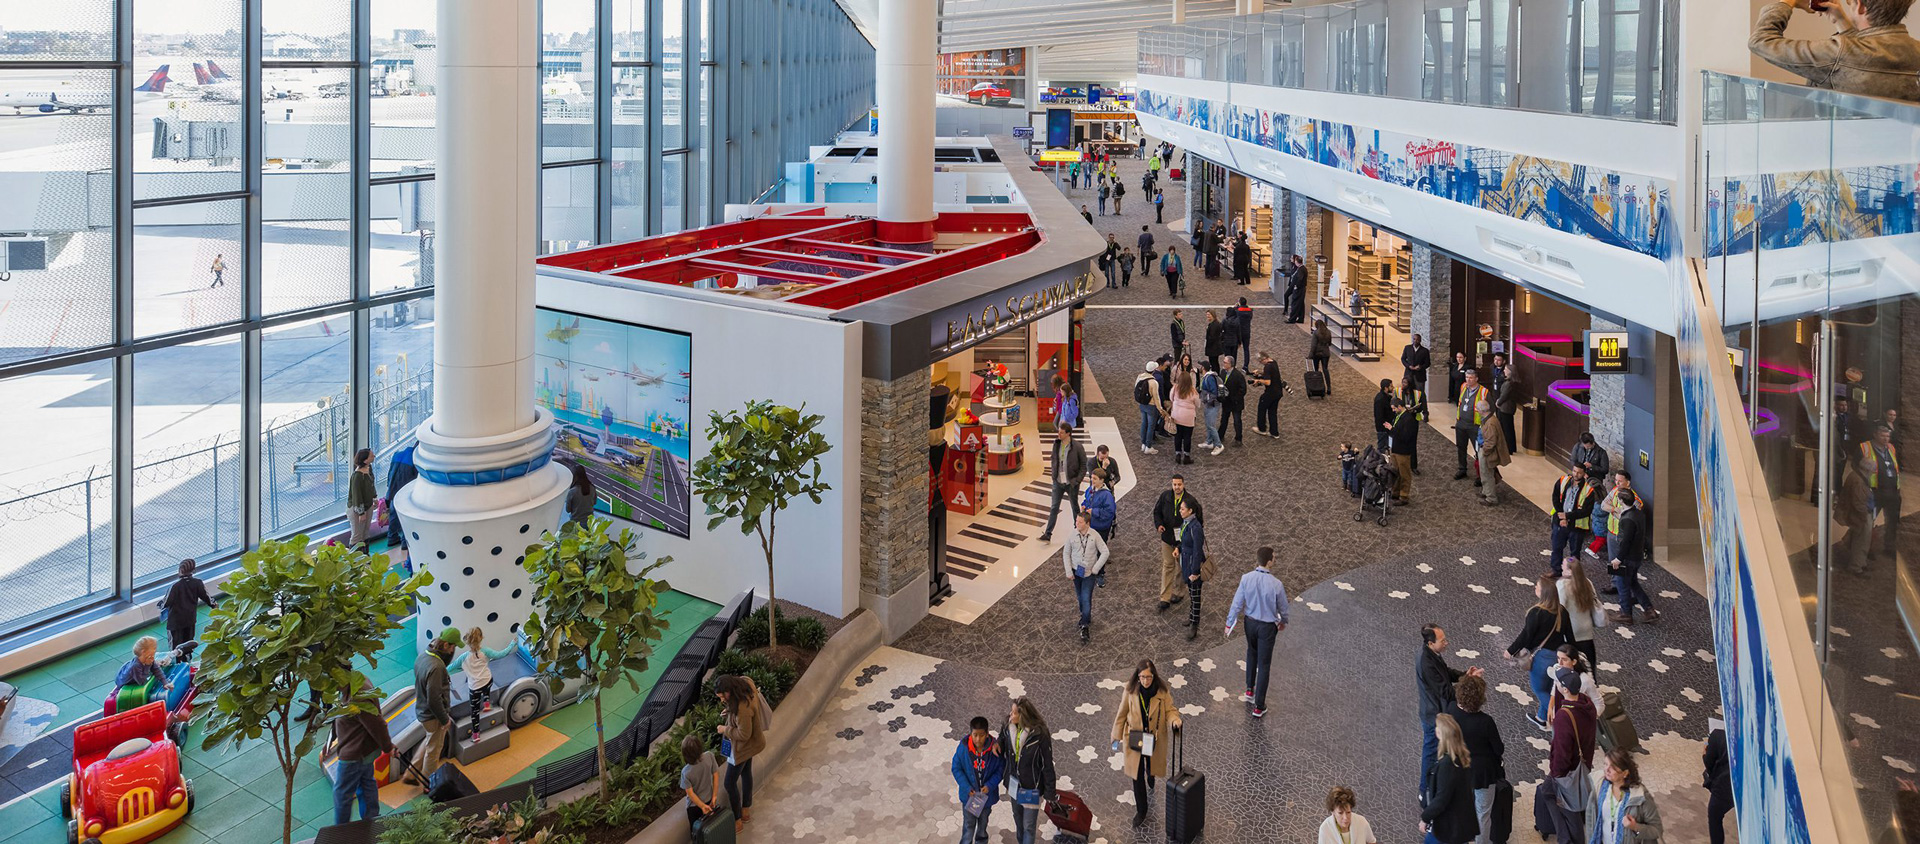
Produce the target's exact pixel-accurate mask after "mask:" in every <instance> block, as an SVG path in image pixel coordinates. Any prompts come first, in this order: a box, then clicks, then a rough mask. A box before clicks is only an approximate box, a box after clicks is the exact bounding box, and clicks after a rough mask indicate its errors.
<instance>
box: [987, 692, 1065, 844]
mask: <svg viewBox="0 0 1920 844" xmlns="http://www.w3.org/2000/svg"><path fill="white" fill-rule="evenodd" d="M1000 759H1001V760H1002V763H1003V764H1004V765H1005V767H1004V768H1003V769H1002V770H1003V772H1004V773H1005V779H1004V781H1003V784H1004V785H1005V787H1006V790H1007V793H1008V794H1009V795H1011V796H1012V798H1013V835H1014V841H1015V842H1016V844H1033V838H1034V835H1035V834H1037V833H1038V832H1039V831H1040V804H1041V803H1043V802H1046V801H1049V800H1052V799H1053V798H1054V796H1055V792H1054V789H1055V787H1056V779H1055V776H1054V770H1053V734H1052V733H1050V732H1048V731H1047V722H1046V721H1045V720H1042V719H1041V717H1040V710H1038V709H1036V708H1034V705H1033V701H1031V700H1028V699H1027V698H1025V697H1022V698H1019V699H1017V700H1015V701H1014V702H1013V706H1012V707H1011V708H1009V709H1008V710H1007V722H1006V723H1005V724H1003V725H1001V727H1000Z"/></svg>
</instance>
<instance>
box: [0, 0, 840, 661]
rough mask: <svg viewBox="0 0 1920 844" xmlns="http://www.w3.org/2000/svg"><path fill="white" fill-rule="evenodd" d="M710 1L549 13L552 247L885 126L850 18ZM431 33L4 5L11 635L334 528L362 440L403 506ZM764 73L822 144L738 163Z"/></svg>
mask: <svg viewBox="0 0 1920 844" xmlns="http://www.w3.org/2000/svg"><path fill="white" fill-rule="evenodd" d="M714 5H715V4H711V3H709V2H707V0H544V2H543V4H542V9H541V32H540V34H539V36H538V37H539V48H540V71H539V72H540V80H541V101H540V106H539V112H538V114H529V115H527V117H526V119H527V120H528V121H531V122H533V123H534V124H535V125H537V126H538V127H539V131H540V133H541V143H540V146H541V150H542V156H541V162H542V165H543V166H542V170H541V190H540V192H539V195H538V197H537V199H536V201H538V202H539V203H540V205H539V208H538V210H539V217H540V231H539V233H538V235H537V238H538V242H537V247H538V249H539V250H540V251H541V252H542V253H551V252H558V251H563V250H567V249H575V248H579V247H582V246H587V245H591V244H595V243H602V242H608V241H610V240H632V239H636V238H640V237H644V236H647V235H650V234H657V233H662V232H671V231H678V230H681V229H684V228H687V227H689V226H698V225H704V224H706V223H709V222H713V221H715V220H716V219H717V217H718V214H719V211H720V208H721V207H722V206H723V205H724V204H725V203H727V202H743V201H747V200H750V199H751V198H752V197H753V196H755V195H758V194H759V193H761V192H762V191H764V190H765V189H766V187H767V184H769V183H770V182H771V180H772V179H773V178H777V174H778V173H779V172H780V162H781V161H784V160H789V159H795V158H798V157H800V156H802V155H804V152H805V144H807V143H819V142H822V141H824V140H825V139H826V138H827V137H829V135H830V133H831V131H833V130H834V129H837V128H839V127H841V126H844V125H846V124H847V122H848V121H850V120H851V119H852V118H854V117H855V116H856V115H858V114H861V113H864V111H865V109H866V108H867V106H868V105H869V104H870V102H871V87H870V86H871V80H872V70H871V68H872V64H871V57H872V52H871V48H870V47H869V46H868V45H866V44H865V42H864V40H861V39H859V36H858V35H857V34H856V33H855V31H854V27H853V25H852V23H851V22H850V21H848V20H847V19H846V17H845V14H844V13H843V12H841V11H840V10H839V8H838V7H837V6H836V5H835V3H834V2H833V0H800V1H799V2H795V0H746V2H743V3H739V4H721V5H722V6H723V8H725V9H727V10H728V13H729V14H731V15H733V17H732V18H730V20H733V21H737V22H739V26H741V27H745V28H750V29H752V30H754V33H753V35H752V37H747V36H746V35H745V34H742V33H737V32H733V31H731V30H730V29H729V28H728V27H729V24H728V23H727V21H726V20H717V19H716V18H715V17H714V14H715V10H714V9H713V6H714ZM782 10H784V14H785V15H786V16H787V19H788V20H790V21H796V22H804V24H805V27H806V30H805V32H804V33H803V34H804V35H805V36H806V37H805V38H801V39H799V40H800V41H808V42H809V43H811V42H812V41H822V40H825V39H828V38H832V39H834V40H833V44H834V50H835V52H834V53H833V56H834V57H835V58H836V60H837V63H836V64H835V65H834V66H832V67H828V66H825V65H824V64H819V63H818V61H817V57H816V56H814V55H813V54H810V53H808V52H806V51H804V50H802V49H799V48H798V47H795V48H793V49H791V50H789V49H788V46H790V45H782V44H781V43H780V42H779V41H778V40H777V39H772V38H770V37H763V33H764V32H765V31H766V30H767V29H768V27H767V26H766V21H768V20H772V19H775V18H774V15H776V14H778V13H782ZM796 25H798V24H796ZM437 39H438V21H437V8H436V4H434V3H431V2H428V3H420V2H415V1H414V0H197V2H191V3H188V2H177V0H71V2H65V3H40V4H31V3H16V4H13V5H11V6H9V10H8V13H7V15H6V21H5V28H4V30H0V195H3V196H6V197H7V198H8V201H7V202H5V203H0V407H4V408H5V410H4V411H0V443H7V445H0V525H5V527H6V530H7V537H8V541H7V551H6V553H5V554H4V555H0V594H4V595H6V596H8V598H9V600H8V601H3V602H0V639H4V638H7V637H9V636H14V635H16V634H19V635H27V636H31V635H36V632H35V631H36V630H45V629H49V628H50V627H51V626H52V625H53V624H56V623H59V622H60V620H61V619H63V618H65V617H69V616H71V615H72V614H74V613H80V612H91V611H96V610H101V609H112V608H114V607H124V606H126V605H127V603H126V602H130V601H132V600H133V599H135V598H136V597H137V596H136V593H137V592H140V591H141V590H143V589H146V588H148V587H150V586H155V585H157V584H158V583H160V582H161V581H163V580H164V579H165V578H166V577H167V576H168V575H169V573H170V572H171V571H172V570H173V568H174V566H175V564H177V563H178V562H179V560H180V559H181V558H183V557H194V558H196V559H198V560H199V561H200V562H201V563H202V565H203V567H206V568H209V569H212V570H215V571H218V570H219V568H220V566H222V565H223V564H226V563H229V562H230V561H232V560H233V559H235V558H236V557H237V556H238V554H239V553H240V552H241V551H242V550H244V549H245V548H248V547H251V546H253V545H254V544H256V543H258V542H259V541H260V540H261V539H262V538H268V537H280V536H288V535H292V534H295V533H299V532H303V531H314V530H321V529H324V530H332V529H335V527H337V526H338V524H339V523H340V522H341V521H342V509H343V505H344V500H345V499H344V496H345V483H346V479H347V466H348V462H349V460H350V456H351V454H352V453H353V451H354V449H356V448H359V447H363V446H365V447H371V448H373V449H374V450H375V453H376V455H377V457H376V460H377V463H376V467H375V469H376V478H377V480H378V482H379V485H380V486H381V488H382V489H383V490H384V488H385V478H386V467H387V465H388V462H389V460H390V459H391V455H392V454H393V452H395V451H396V450H398V449H399V448H401V447H403V446H405V445H406V444H407V443H408V442H409V441H410V439H411V436H412V431H413V430H414V428H415V427H416V426H418V425H419V424H420V423H421V422H422V421H424V420H425V419H426V418H427V416H428V415H429V414H431V413H432V410H433V406H432V400H433V391H432V382H433V326H434V314H433V301H434V300H433V295H432V294H433V286H434V283H435V280H436V278H435V241H436V221H435V217H436V210H435V207H434V203H435V190H434V178H435V163H436V162H435V158H436V150H435V142H436V140H437V129H436V120H435V117H434V109H435V106H436V103H437V93H438V81H439V80H438V76H439V74H438V62H437V58H436V57H437V55H438V50H437V48H438V41H437ZM796 43H797V42H796ZM810 62H812V63H810ZM815 64H819V66H818V67H816V66H815ZM749 67H751V68H754V69H755V72H764V73H766V74H770V75H772V76H776V77H777V76H780V75H782V74H790V73H800V74H802V75H801V76H800V77H797V78H796V79H795V80H794V81H795V82H796V83H802V84H795V85H792V86H790V87H789V89H788V90H790V91H795V92H796V93H795V94H793V95H791V96H790V97H789V101H790V102H791V103H792V104H793V106H794V108H793V110H792V111H793V112H794V113H798V114H805V115H808V116H809V118H810V119H809V120H808V121H807V123H806V125H805V126H802V127H801V128H802V129H804V130H805V133H806V134H807V135H808V137H799V135H800V134H801V133H799V132H795V133H794V137H792V138H784V137H783V138H781V139H780V143H778V144H760V143H755V144H743V145H740V146H739V147H738V148H735V149H731V150H729V148H728V147H729V145H728V141H727V139H728V137H729V135H730V134H732V135H738V136H741V137H745V136H747V135H752V134H757V133H759V132H761V131H763V130H762V129H761V125H762V123H763V122H764V121H768V120H771V119H772V116H773V115H777V114H778V113H779V112H780V109H778V108H775V107H774V106H775V105H776V104H774V103H771V102H766V103H762V105H763V106H765V109H764V112H755V113H752V114H747V115H741V114H738V113H737V112H734V111H729V110H726V109H725V108H724V106H721V105H720V104H721V103H724V102H727V100H725V99H722V98H720V96H719V95H718V94H717V93H716V92H717V91H719V90H720V89H723V88H725V87H726V86H729V85H739V84H744V82H745V81H746V80H745V78H744V76H745V73H746V70H745V69H746V68H749ZM827 112H833V114H831V115H829V114H827ZM814 115H818V116H819V118H820V119H811V118H812V117H813V116H814ZM828 118H831V119H828ZM815 130H818V131H815ZM762 158H764V159H765V161H761V160H760V159H762ZM762 174H771V175H762Z"/></svg>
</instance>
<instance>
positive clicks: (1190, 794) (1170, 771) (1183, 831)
mask: <svg viewBox="0 0 1920 844" xmlns="http://www.w3.org/2000/svg"><path fill="white" fill-rule="evenodd" d="M1181 732H1183V731H1182V730H1181V729H1180V728H1179V727H1175V728H1174V730H1173V741H1172V744H1173V747H1172V751H1173V758H1172V759H1171V760H1169V764H1168V765H1167V838H1168V840H1171V841H1177V842H1180V844H1187V842H1189V841H1192V840H1193V839H1195V838H1198V837H1199V836H1200V830H1201V828H1203V827H1205V826H1206V824H1207V775H1206V774H1203V773H1200V772H1199V771H1194V770H1189V769H1188V768H1187V752H1186V739H1185V738H1184V737H1183V736H1181Z"/></svg>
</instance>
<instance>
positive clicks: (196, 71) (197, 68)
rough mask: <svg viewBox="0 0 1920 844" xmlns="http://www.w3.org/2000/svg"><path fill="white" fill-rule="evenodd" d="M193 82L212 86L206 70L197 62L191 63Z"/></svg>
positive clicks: (211, 79)
mask: <svg viewBox="0 0 1920 844" xmlns="http://www.w3.org/2000/svg"><path fill="white" fill-rule="evenodd" d="M193 81H195V82H198V83H200V84H202V85H211V84H213V77H212V76H210V75H208V74H207V69H206V68H205V67H203V66H201V64H200V63H199V62H194V63H193Z"/></svg>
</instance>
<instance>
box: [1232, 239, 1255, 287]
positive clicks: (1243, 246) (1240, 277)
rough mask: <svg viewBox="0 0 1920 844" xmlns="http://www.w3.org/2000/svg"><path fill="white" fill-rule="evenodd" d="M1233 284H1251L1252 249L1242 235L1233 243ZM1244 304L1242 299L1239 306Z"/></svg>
mask: <svg viewBox="0 0 1920 844" xmlns="http://www.w3.org/2000/svg"><path fill="white" fill-rule="evenodd" d="M1233 283H1235V284H1240V285H1251V284H1253V247H1252V246H1251V245H1249V244H1248V243H1247V236H1246V235H1245V234H1244V233H1243V234H1241V235H1240V236H1239V237H1237V238H1235V239H1234V241H1233ZM1245 303H1246V300H1244V299H1242V300H1241V304H1245Z"/></svg>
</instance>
